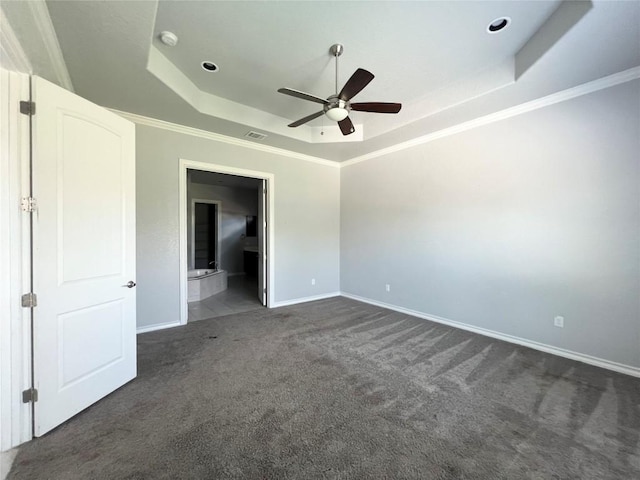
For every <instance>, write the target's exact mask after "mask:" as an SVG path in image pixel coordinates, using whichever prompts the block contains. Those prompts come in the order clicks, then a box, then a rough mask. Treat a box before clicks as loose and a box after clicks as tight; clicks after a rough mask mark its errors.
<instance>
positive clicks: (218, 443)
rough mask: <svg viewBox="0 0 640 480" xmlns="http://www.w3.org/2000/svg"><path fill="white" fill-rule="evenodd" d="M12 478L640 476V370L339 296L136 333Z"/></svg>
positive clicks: (22, 456)
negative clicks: (635, 373) (577, 358)
mask: <svg viewBox="0 0 640 480" xmlns="http://www.w3.org/2000/svg"><path fill="white" fill-rule="evenodd" d="M8 478H9V479H13V480H18V479H29V480H33V479H45V478H46V479H64V480H72V479H83V480H85V479H218V478H220V479H226V478H230V479H233V478H248V479H414V478H415V479H417V478H420V479H433V480H440V479H487V480H496V479H509V480H513V479H598V480H604V479H631V478H640V380H639V379H636V378H633V377H629V376H625V375H621V374H616V373H613V372H610V371H606V370H603V369H600V368H596V367H592V366H588V365H585V364H582V363H578V362H574V361H571V360H567V359H564V358H560V357H555V356H552V355H548V354H544V353H541V352H538V351H534V350H531V349H528V348H524V347H520V346H517V345H512V344H509V343H505V342H502V341H498V340H494V339H491V338H487V337H483V336H480V335H476V334H473V333H469V332H466V331H462V330H457V329H453V328H450V327H446V326H443V325H440V324H436V323H431V322H428V321H425V320H421V319H418V318H414V317H410V316H407V315H403V314H400V313H396V312H392V311H389V310H385V309H382V308H378V307H374V306H370V305H366V304H362V303H359V302H356V301H353V300H350V299H345V298H340V297H337V298H333V299H328V300H322V301H317V302H312V303H307V304H302V305H295V306H290V307H283V308H279V309H274V310H266V309H263V310H257V311H252V312H248V313H243V314H236V315H229V316H225V317H219V318H215V319H210V320H204V321H200V322H196V323H192V324H189V325H187V326H185V327H181V328H175V329H170V330H162V331H157V332H151V333H146V334H142V335H139V336H138V377H137V378H136V379H135V380H133V381H132V382H130V383H128V384H127V385H125V386H123V387H122V388H120V389H119V390H117V391H116V392H114V393H112V394H111V395H109V396H108V397H106V398H104V399H103V400H101V401H100V402H98V403H97V404H95V405H93V406H92V407H90V408H88V409H87V410H85V411H84V412H82V413H80V414H79V415H77V416H76V417H74V418H72V419H71V420H69V421H68V422H66V423H65V424H63V425H62V426H60V427H58V428H57V429H55V430H54V431H52V432H50V433H49V434H47V435H45V436H44V437H42V438H39V439H36V440H34V441H32V442H29V443H27V444H25V445H24V446H22V447H21V449H20V451H19V452H18V455H17V457H16V459H15V462H14V464H13V468H12V470H11V472H10V474H9V477H8Z"/></svg>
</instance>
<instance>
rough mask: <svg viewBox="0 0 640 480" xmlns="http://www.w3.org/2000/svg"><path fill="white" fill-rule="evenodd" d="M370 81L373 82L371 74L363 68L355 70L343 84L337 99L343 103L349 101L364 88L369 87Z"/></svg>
mask: <svg viewBox="0 0 640 480" xmlns="http://www.w3.org/2000/svg"><path fill="white" fill-rule="evenodd" d="M371 80H373V73H371V72H367V71H366V70H365V69H363V68H359V69H357V70H356V71H355V73H354V74H353V75H351V78H350V79H349V80H347V83H345V84H344V87H342V90H340V94H339V95H338V97H340V100H344V101H345V102H347V101H349V100H351V99H352V98H353V97H355V96H356V95H357V94H358V93H360V91H361V90H362V89H363V88H364V87H366V86H367V85H369V82H370V81H371Z"/></svg>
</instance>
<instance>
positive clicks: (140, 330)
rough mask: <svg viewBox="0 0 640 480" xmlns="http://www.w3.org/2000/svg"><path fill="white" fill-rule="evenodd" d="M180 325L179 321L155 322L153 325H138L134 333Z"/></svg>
mask: <svg viewBox="0 0 640 480" xmlns="http://www.w3.org/2000/svg"><path fill="white" fill-rule="evenodd" d="M181 325H182V324H181V323H180V321H177V322H174V323H156V324H154V325H145V326H144V327H138V328H137V329H136V334H140V333H147V332H155V331H156V330H164V329H165V328H173V327H179V326H181Z"/></svg>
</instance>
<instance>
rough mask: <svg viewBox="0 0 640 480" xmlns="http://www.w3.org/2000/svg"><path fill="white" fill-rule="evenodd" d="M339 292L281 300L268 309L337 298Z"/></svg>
mask: <svg viewBox="0 0 640 480" xmlns="http://www.w3.org/2000/svg"><path fill="white" fill-rule="evenodd" d="M340 295H341V293H340V292H331V293H323V294H320V295H313V296H311V297H302V298H294V299H292V300H283V301H282V302H275V303H274V304H273V305H271V307H270V308H278V307H286V306H288V305H296V304H298V303H306V302H313V301H316V300H324V299H326V298H333V297H339V296H340Z"/></svg>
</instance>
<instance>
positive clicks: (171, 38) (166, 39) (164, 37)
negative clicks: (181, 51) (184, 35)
mask: <svg viewBox="0 0 640 480" xmlns="http://www.w3.org/2000/svg"><path fill="white" fill-rule="evenodd" d="M160 41H161V42H162V43H164V44H165V45H168V46H169V47H175V46H176V45H177V44H178V36H177V35H176V34H175V33H173V32H169V31H167V30H165V31H164V32H162V33H161V34H160Z"/></svg>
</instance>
